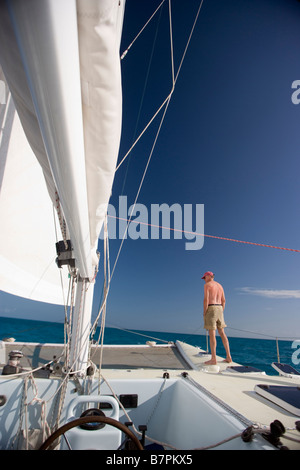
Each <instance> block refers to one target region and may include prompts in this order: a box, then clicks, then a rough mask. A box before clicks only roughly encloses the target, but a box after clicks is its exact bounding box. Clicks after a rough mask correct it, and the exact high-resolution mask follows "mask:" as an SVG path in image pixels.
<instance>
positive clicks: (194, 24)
mask: <svg viewBox="0 0 300 470" xmlns="http://www.w3.org/2000/svg"><path fill="white" fill-rule="evenodd" d="M202 5H203V0H201V2H200V5H199V8H198V11H197V14H196V17H195V20H194V23H193V26H192V29H191V32H190V35H189V38H188V41H187V43H186V46H185V49H184V52H183V55H182V57H181V61H180V64H179V67H178V70H177V73H176V76H175V79H174V81H173V86H172V89H171V91H170V93H169V95H168V96H167V97H166V99H165V100H164V101H163V103H162V104H161V105H160V107H159V108H158V109H157V111H156V112H155V113H154V115H153V116H152V118H151V119H150V121H149V122H148V124H147V125H146V126H145V128H144V130H143V131H142V132H141V133H140V135H139V136H138V137H137V139H136V140H135V142H134V143H133V144H132V146H131V147H130V149H129V150H128V151H127V153H126V154H125V156H124V157H123V158H122V160H121V161H120V163H119V164H118V165H117V167H116V169H115V172H117V171H118V169H119V168H120V166H121V165H122V164H123V163H124V161H125V160H126V158H127V157H128V155H129V154H130V152H131V151H132V149H133V148H134V147H135V146H136V144H137V143H138V141H139V140H140V138H141V137H142V136H143V135H144V133H145V132H146V130H147V129H148V127H149V126H150V125H151V124H152V122H153V121H154V119H155V118H156V116H157V115H158V114H159V113H160V111H161V110H162V108H163V107H164V105H165V104H166V103H167V102H168V101H169V100H170V98H171V96H172V94H173V92H174V88H175V84H176V82H177V79H178V76H179V73H180V70H181V67H182V64H183V61H184V58H185V56H186V53H187V50H188V47H189V44H190V41H191V38H192V35H193V32H194V29H195V26H196V23H197V20H198V17H199V14H200V11H201V8H202ZM170 16H171V12H170V9H169V18H170ZM170 21H171V19H170ZM170 41H172V33H171V30H170ZM171 50H172V53H173V46H171ZM172 63H173V58H172Z"/></svg>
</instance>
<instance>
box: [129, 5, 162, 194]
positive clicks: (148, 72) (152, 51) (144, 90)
mask: <svg viewBox="0 0 300 470" xmlns="http://www.w3.org/2000/svg"><path fill="white" fill-rule="evenodd" d="M164 1H165V0H164ZM162 11H163V10H162V9H161V10H160V15H159V18H158V22H157V26H156V31H155V37H154V40H153V44H152V50H151V54H150V59H149V64H148V69H147V73H146V78H145V83H144V88H143V92H142V98H141V101H140V106H139V111H138V116H137V119H136V124H135V129H134V133H133V138H132V145H134V141H135V139H136V134H137V129H138V124H139V121H140V116H141V112H142V107H143V104H144V98H145V94H146V88H147V85H148V80H149V75H150V69H151V65H152V60H153V55H154V49H155V46H156V41H157V35H158V30H159V26H160V21H161V14H162ZM131 157H132V155H131ZM129 164H130V158H129V159H128V163H127V168H126V173H125V176H124V181H123V187H122V191H121V194H123V190H124V187H125V183H126V180H127V174H128V169H129Z"/></svg>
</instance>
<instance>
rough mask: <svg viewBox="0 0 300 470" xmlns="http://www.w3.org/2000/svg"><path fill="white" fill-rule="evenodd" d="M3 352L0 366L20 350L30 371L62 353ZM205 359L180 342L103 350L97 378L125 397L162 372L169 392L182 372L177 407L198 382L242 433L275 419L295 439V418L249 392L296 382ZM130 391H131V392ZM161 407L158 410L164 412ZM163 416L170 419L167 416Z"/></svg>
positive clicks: (52, 349) (294, 445) (43, 348)
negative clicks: (235, 420)
mask: <svg viewBox="0 0 300 470" xmlns="http://www.w3.org/2000/svg"><path fill="white" fill-rule="evenodd" d="M2 346H3V343H2ZM4 349H5V351H4V350H3V348H2V358H1V361H0V362H2V363H5V360H6V357H4V356H7V353H8V351H9V350H12V349H21V350H22V351H23V353H24V354H25V355H26V356H27V359H26V360H28V359H30V360H31V361H32V364H33V367H37V366H39V365H42V364H45V363H46V362H47V361H49V360H51V359H53V356H54V355H56V356H57V357H58V356H59V355H60V354H61V352H62V345H38V344H28V343H27V344H23V345H22V344H20V343H6V344H5V347H4ZM98 352H99V351H98V348H94V352H93V361H94V363H95V364H96V365H97V362H98V359H97V358H98V356H99V354H98ZM199 353H200V354H199ZM202 353H204V351H202ZM209 357H210V356H208V357H207V356H205V355H203V354H201V350H200V349H199V348H198V347H193V346H191V345H188V344H186V343H181V342H177V343H176V347H175V345H174V344H169V345H163V346H161V345H153V346H149V345H144V346H115V347H113V346H105V347H104V354H103V358H104V361H103V367H102V370H101V375H102V377H104V379H105V381H107V382H108V383H111V384H113V386H115V387H116V390H117V391H118V393H120V392H121V393H124V391H123V389H122V387H123V388H124V387H125V388H126V387H127V388H128V390H130V391H128V392H127V391H125V393H139V392H138V390H140V389H139V387H141V386H143V393H144V391H145V383H149V384H150V382H148V381H149V380H152V383H153V384H156V385H154V387H158V390H159V387H160V385H159V384H160V383H161V379H162V378H163V375H164V373H165V372H168V375H169V379H167V381H166V384H167V385H166V387H169V390H171V388H172V383H173V382H174V379H177V378H178V377H180V376H181V374H182V373H183V372H187V374H188V379H187V380H186V383H187V386H186V388H185V387H183V388H182V386H180V387H179V388H178V387H177V389H176V390H177V391H176V392H175V394H176V397H177V398H176V399H178V396H179V395H178V394H180V403H181V404H182V403H183V404H184V405H185V406H186V407H188V401H189V400H188V399H187V398H186V396H185V392H184V390H186V393H187V394H189V393H190V392H189V391H188V390H189V383H188V381H189V379H191V380H194V381H195V382H196V383H197V384H198V388H199V389H200V391H199V393H200V394H201V393H202V391H204V392H205V393H207V395H208V400H209V397H210V396H212V397H213V398H214V397H215V398H216V399H217V402H218V401H219V403H220V405H221V407H222V405H223V404H225V405H226V406H225V407H224V409H225V410H226V407H227V408H228V409H229V410H230V409H233V410H234V411H235V413H236V415H237V416H239V417H240V418H241V422H243V418H245V420H244V421H245V423H246V424H245V425H244V427H243V426H242V429H244V428H246V427H247V422H251V423H254V424H256V423H257V424H259V425H265V426H269V425H270V423H271V422H273V421H274V420H279V421H280V422H281V423H282V424H283V425H284V427H285V429H286V433H285V436H287V437H293V438H294V439H297V440H298V441H300V433H299V432H298V431H296V430H290V429H289V428H294V427H295V422H296V421H299V419H300V418H299V416H296V415H293V414H292V413H290V412H288V411H286V410H284V409H283V408H281V407H280V406H277V405H275V404H273V403H271V402H270V401H269V400H267V399H264V398H262V397H260V396H259V395H258V394H257V393H256V392H255V390H254V388H255V386H256V385H257V384H273V385H300V379H299V378H297V379H296V378H292V379H291V378H286V377H281V376H278V375H274V376H268V375H265V374H264V375H262V374H259V373H250V374H243V373H237V372H229V371H228V369H227V368H228V365H229V364H227V363H225V362H223V358H219V357H218V363H217V366H206V365H205V364H204V363H205V361H207V360H208V358H209ZM23 360H24V359H23ZM234 364H235V363H231V364H230V366H232V365H234ZM23 366H24V367H28V362H26V361H25V362H23ZM7 377H8V376H6V378H7ZM1 378H3V379H5V377H4V376H0V379H1ZM153 379H154V380H153ZM157 379H160V380H157ZM95 380H96V381H97V374H96V375H95ZM38 381H39V383H41V384H42V382H43V379H38ZM125 383H127V385H126V386H124V384H125ZM0 384H1V380H0ZM141 384H144V385H141ZM41 387H42V385H41ZM135 388H136V390H137V391H135ZM173 388H174V387H173ZM121 389H122V390H121ZM146 389H147V386H146ZM182 390H183V391H182ZM104 393H105V394H110V391H109V390H106V391H105V392H104ZM168 393H169V392H168ZM157 394H159V392H158V391H156V392H154V397H155V396H157ZM166 396H168V395H166ZM151 400H152V401H151ZM151 400H150V401H149V403H150V402H152V404H153V400H154V401H155V400H156V399H155V398H153V399H151ZM164 400H165V399H164ZM172 400H173V398H172ZM146 402H147V401H146ZM146 402H144V403H146ZM184 402H185V403H184ZM147 403H148V402H147ZM166 404H167V405H169V404H168V401H167V402H166V403H165V405H166ZM144 406H145V404H144ZM147 406H148V405H147ZM165 408H167V409H169V406H165ZM162 409H163V410H164V408H162ZM0 412H1V408H0ZM163 412H165V411H163ZM198 412H199V413H200V411H199V410H197V413H198ZM132 413H133V415H134V414H135V413H138V411H134V410H133V411H132ZM225 413H227V411H225ZM0 414H1V413H0ZM167 418H168V419H171V418H170V415H169V414H168V415H167ZM172 419H173V418H172ZM172 427H173V426H171V428H172ZM158 429H159V426H158ZM281 441H282V443H283V444H284V445H286V446H287V447H288V448H290V449H299V450H300V443H299V442H293V441H291V440H288V439H286V438H285V437H284V436H283V437H282V438H281Z"/></svg>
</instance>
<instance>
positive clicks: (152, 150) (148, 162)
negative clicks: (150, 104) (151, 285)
mask: <svg viewBox="0 0 300 470" xmlns="http://www.w3.org/2000/svg"><path fill="white" fill-rule="evenodd" d="M170 99H171V96H170V97H169V101H168V103H167V106H166V107H165V110H164V113H163V116H162V119H161V121H160V125H159V128H158V130H157V133H156V136H155V139H154V143H153V146H152V149H151V152H150V155H149V158H148V161H147V164H146V167H145V170H144V173H143V176H142V179H141V183H140V186H139V188H138V191H137V194H136V198H135V200H134V203H133V205H132V210H131V213H130V215H129V220H127V222H128V223H127V225H126V230H125V232H124V235H123V238H122V241H121V245H120V248H119V251H118V253H117V257H116V260H115V264H114V266H113V269H112V273H111V277H110V280H109V282H110V281H111V278H112V276H113V274H114V271H115V268H116V265H117V262H118V259H119V256H120V253H121V250H122V247H123V243H124V240H125V237H126V235H127V232H128V227H129V224H130V222H131V218H132V214H133V212H134V209H135V206H136V203H137V200H138V197H139V195H140V192H141V189H142V185H143V183H144V179H145V176H146V173H147V170H148V167H149V164H150V160H151V157H152V155H153V152H154V148H155V145H156V142H157V139H158V136H159V133H160V130H161V127H162V124H163V121H164V119H165V116H166V112H167V109H168V106H169V103H170Z"/></svg>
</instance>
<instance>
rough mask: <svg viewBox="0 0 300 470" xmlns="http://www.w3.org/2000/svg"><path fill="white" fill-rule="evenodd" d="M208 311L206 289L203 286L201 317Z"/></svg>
mask: <svg viewBox="0 0 300 470" xmlns="http://www.w3.org/2000/svg"><path fill="white" fill-rule="evenodd" d="M207 309H208V289H207V285H206V284H205V285H204V300H203V315H205V314H206V311H207Z"/></svg>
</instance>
